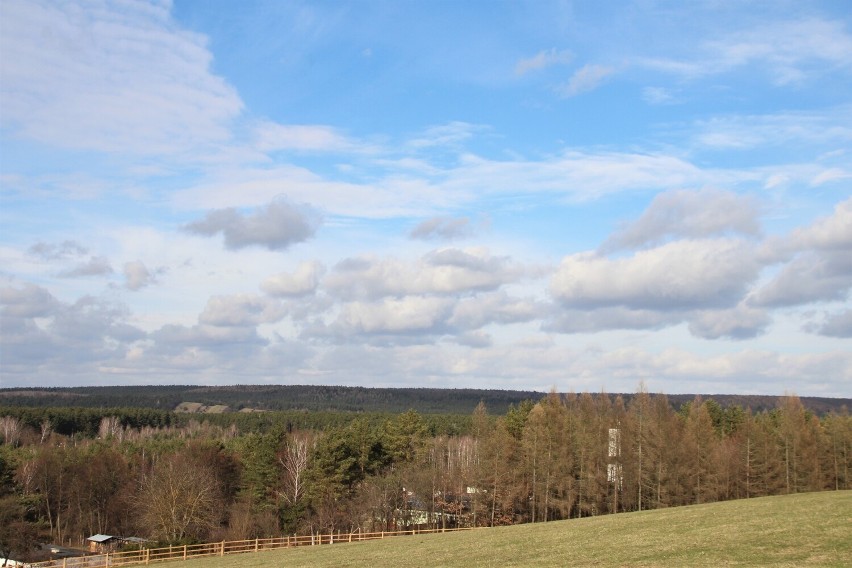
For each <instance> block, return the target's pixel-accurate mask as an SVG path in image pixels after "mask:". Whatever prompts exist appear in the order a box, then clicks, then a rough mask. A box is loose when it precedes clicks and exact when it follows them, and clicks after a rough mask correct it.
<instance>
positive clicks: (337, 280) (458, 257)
mask: <svg viewBox="0 0 852 568" xmlns="http://www.w3.org/2000/svg"><path fill="white" fill-rule="evenodd" d="M523 275H524V269H523V267H521V266H520V265H518V264H516V263H514V262H512V261H511V259H509V258H507V257H497V256H492V255H491V254H490V252H489V251H488V250H487V249H483V248H467V249H453V248H447V249H439V250H435V251H432V252H430V253H428V254H426V255H424V256H423V257H421V258H420V259H419V260H418V261H416V262H413V263H406V262H403V261H399V260H397V259H393V258H387V259H383V260H382V259H378V258H374V257H359V258H351V259H346V260H344V261H341V262H340V263H339V264H337V266H335V267H334V269H333V270H332V272H331V273H330V274H329V275H328V276H327V277H326V279H325V282H324V288H325V290H326V291H327V292H328V293H329V294H331V295H332V296H335V297H338V298H343V299H376V298H381V297H384V296H406V295H412V294H463V293H466V292H473V291H484V290H495V289H497V288H499V287H500V286H502V285H503V284H506V283H509V282H514V281H517V280H519V279H520V278H521V277H523Z"/></svg>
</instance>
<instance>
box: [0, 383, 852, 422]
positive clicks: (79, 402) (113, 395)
mask: <svg viewBox="0 0 852 568" xmlns="http://www.w3.org/2000/svg"><path fill="white" fill-rule="evenodd" d="M545 394H546V393H543V392H536V391H510V390H493V389H492V390H482V389H431V388H366V387H343V386H308V385H233V386H190V385H167V386H106V387H68V388H60V387H55V388H11V389H0V406H19V407H20V406H30V407H46V406H76V407H85V408H108V407H131V408H154V409H159V410H168V411H175V410H182V411H199V409H202V408H205V407H206V409H208V410H207V411H208V412H210V411H211V410H209V409H215V411H219V412H221V411H225V410H226V409H225V408H224V407H227V410H230V411H233V412H239V411H249V410H308V411H349V412H392V413H395V412H405V411H406V410H409V409H414V410H416V411H418V412H420V413H422V414H468V413H471V412H473V409H474V408H476V406H477V405H478V404H479V403H480V401H481V402H483V403H485V405H486V407H487V408H488V411H489V412H490V413H492V414H504V413H505V412H506V410H507V409H508V408H509V406H510V405H513V404H514V405H517V404H518V403H520V402H521V401H523V400H534V401H537V400H539V399H541V398H542V397H543V396H545ZM611 396H612V397H615V396H618V394H615V393H614V394H611ZM621 396H623V397H624V398H625V399H626V400H627V401H629V399H630V398H631V397H632V396H633V394H632V393H626V394H623V395H621ZM695 396H696V395H694V394H678V395H668V398H669V401H670V402H671V403H672V405H673V406H674V407H675V408H679V407H680V406H681V405H682V404H683V403H685V402H689V401H691V400H693V399H694V398H695ZM701 397H702V398H704V399H707V398H712V399H713V400H715V401H716V402H718V403H719V404H720V405H722V406H723V407H727V406H732V405H739V406H742V407H743V408H746V407H749V408H751V409H752V410H753V411H760V410H767V409H772V408H776V407H777V406H778V403H779V400H780V399H781V398H782V397H777V396H757V395H726V394H703V395H701ZM801 400H802V404H803V405H804V406H805V408H808V409H809V410H811V411H812V412H814V413H816V414H820V415H822V414H825V413H828V412H831V411H840V410H841V409H842V408H843V407H846V408H847V409H850V408H852V399H849V398H821V397H801Z"/></svg>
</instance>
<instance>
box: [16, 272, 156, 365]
mask: <svg viewBox="0 0 852 568" xmlns="http://www.w3.org/2000/svg"><path fill="white" fill-rule="evenodd" d="M0 304H2V310H0V344H2V345H3V356H2V357H0V369H2V371H3V373H7V372H8V373H15V372H19V371H20V372H27V370H29V372H32V369H34V368H39V369H41V368H44V367H47V366H51V365H56V366H57V367H58V368H61V369H63V371H64V372H68V370H69V369H72V368H77V367H76V366H79V365H88V364H91V363H93V362H94V363H96V362H99V361H105V360H112V359H114V358H121V357H123V355H124V354H125V353H126V352H127V350H128V348H129V346H130V345H132V344H133V343H134V342H136V341H139V340H141V339H144V338H145V333H144V332H143V331H142V330H140V329H138V328H137V327H135V326H133V325H130V324H129V323H128V322H127V319H128V317H129V313H128V311H127V308H126V307H125V306H123V305H121V304H117V303H114V302H110V301H108V300H105V299H102V298H95V297H92V296H83V297H81V298H79V299H78V300H76V301H75V302H73V303H65V302H61V301H59V300H57V299H56V298H55V297H54V296H53V295H52V294H51V293H50V292H49V291H47V290H46V289H45V288H42V287H40V286H37V285H34V284H29V283H26V284H23V285H22V286H19V287H15V286H4V287H2V288H0Z"/></svg>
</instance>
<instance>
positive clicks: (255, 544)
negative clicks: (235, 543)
mask: <svg viewBox="0 0 852 568" xmlns="http://www.w3.org/2000/svg"><path fill="white" fill-rule="evenodd" d="M254 551H255V552H257V539H254Z"/></svg>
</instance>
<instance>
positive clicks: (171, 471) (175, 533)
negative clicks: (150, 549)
mask: <svg viewBox="0 0 852 568" xmlns="http://www.w3.org/2000/svg"><path fill="white" fill-rule="evenodd" d="M220 493H221V492H220V489H219V487H218V484H217V483H216V476H215V475H214V473H213V471H212V470H211V468H210V467H209V466H208V465H206V464H203V463H197V462H196V461H195V460H191V459H187V458H185V457H184V456H180V455H173V456H170V457H168V458H164V459H163V460H161V461H159V462H158V463H156V464H155V466H154V470H153V471H152V472H151V473H150V474H149V475H148V476H146V477H145V479H144V480H143V482H142V487H141V490H140V493H139V508H140V510H141V513H142V520H143V522H144V523H145V524H146V525H147V526H149V527H150V530H151V536H153V537H155V538H160V539H162V540H165V541H169V542H177V541H181V540H187V539H203V538H204V537H205V536H206V535H207V534H208V533H210V531H212V530H213V529H214V528H216V527H217V525H218V524H219V521H220V519H221V515H222V506H221V494H220Z"/></svg>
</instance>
